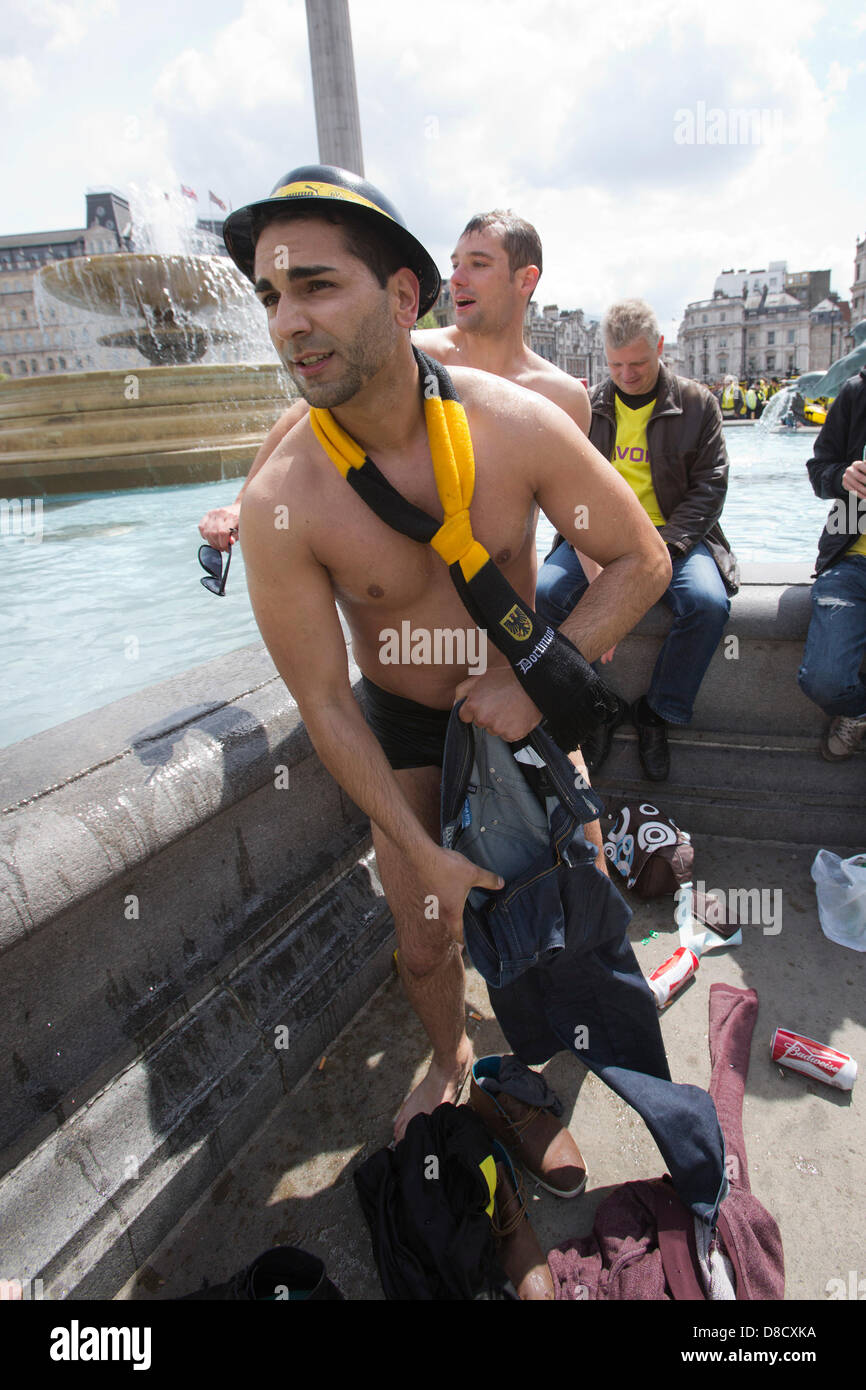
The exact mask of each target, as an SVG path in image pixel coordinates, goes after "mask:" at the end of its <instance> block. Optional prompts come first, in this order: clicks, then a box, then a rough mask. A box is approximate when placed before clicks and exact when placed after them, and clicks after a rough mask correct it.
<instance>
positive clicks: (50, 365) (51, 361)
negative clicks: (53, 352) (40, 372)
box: [45, 357, 57, 372]
mask: <svg viewBox="0 0 866 1390" xmlns="http://www.w3.org/2000/svg"><path fill="white" fill-rule="evenodd" d="M45 365H46V366H47V368H48V370H49V372H54V371H56V370H57V368H56V367H55V365H54V358H53V357H49V358H48V361H47V362H46V364H45Z"/></svg>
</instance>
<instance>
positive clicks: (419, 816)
mask: <svg viewBox="0 0 866 1390" xmlns="http://www.w3.org/2000/svg"><path fill="white" fill-rule="evenodd" d="M394 212H395V210H394V209H393V208H392V207H391V205H390V204H387V202H386V200H384V199H383V196H382V194H381V193H379V192H378V190H376V189H375V188H373V186H372V185H370V184H368V183H365V182H364V181H362V180H359V179H358V178H357V177H356V176H355V175H352V174H348V173H345V172H344V171H337V170H332V169H329V168H327V167H323V166H308V167H306V168H304V169H300V170H295V171H293V172H292V173H291V174H288V175H286V177H285V179H283V180H282V182H281V184H280V185H278V187H277V189H276V190H275V192H274V194H272V195H271V197H270V198H268V199H263V200H262V202H260V203H257V204H253V205H251V207H249V208H244V209H240V210H238V212H235V213H234V214H232V216H231V217H230V218H229V219H228V221H227V223H226V242H227V245H228V246H229V250H230V252H231V254H232V255H233V257H234V258H235V260H236V262H237V263H238V265H239V266H240V267H241V269H242V270H243V271H244V272H245V273H246V274H247V275H249V276H250V278H251V279H253V281H254V283H255V287H256V293H257V295H258V297H259V299H260V301H261V302H262V304H263V305H264V307H265V309H266V312H267V315H268V326H269V331H270V336H271V341H272V342H273V344H274V347H275V349H276V351H277V353H278V354H279V356H280V358H281V360H282V361H283V363H284V364H285V366H286V368H287V370H288V371H289V373H290V374H291V376H292V378H293V380H294V381H295V382H296V384H297V386H298V388H299V390H300V391H301V393H302V395H303V396H304V398H305V399H306V400H307V401H308V402H309V404H310V405H311V406H312V407H319V408H321V409H327V410H330V411H331V412H332V415H333V419H334V420H335V421H336V422H337V424H338V425H339V426H340V427H341V428H342V429H343V430H344V431H345V432H346V434H348V435H349V436H350V437H351V439H352V440H354V441H356V442H357V444H358V445H359V446H360V447H361V448H362V449H363V450H364V451H365V452H366V454H367V455H368V456H369V457H370V458H372V459H373V460H374V461H375V463H376V464H377V465H378V468H379V469H380V471H381V472H382V473H383V474H384V476H385V477H386V478H387V479H388V481H389V482H390V483H391V484H392V485H393V486H394V487H395V488H397V490H398V491H399V492H400V493H401V494H402V495H403V496H404V497H405V498H406V499H407V500H408V501H409V502H412V503H414V504H415V505H416V506H418V507H421V508H422V509H423V510H424V511H425V512H427V513H429V514H430V515H432V516H434V517H439V516H441V515H442V507H441V504H440V501H439V497H438V494H437V490H436V485H435V481H434V475H433V466H432V457H431V452H430V447H429V444H428V438H427V426H426V423H425V416H424V410H423V393H422V390H421V383H420V379H419V369H418V364H417V362H416V360H415V357H414V356H413V351H412V345H411V341H410V336H409V335H410V330H411V328H412V326H413V324H414V323H415V321H416V319H417V318H418V316H419V304H420V312H422V313H423V312H424V309H425V308H426V307H429V305H430V304H431V303H432V302H433V300H434V299H435V297H436V293H437V288H436V287H432V282H433V279H434V277H435V280H436V281H438V273H437V272H436V269H435V266H434V265H433V262H432V260H431V259H430V257H429V255H428V254H427V253H426V252H425V251H424V250H423V248H422V247H420V245H419V243H417V242H416V241H415V239H414V238H412V237H411V236H410V235H409V234H408V233H407V232H406V231H405V230H404V229H403V227H402V225H401V222H400V221H399V220H396V219H395V217H394V216H393V214H394ZM431 293H432V298H431V297H430V296H431ZM451 372H452V378H453V383H454V386H455V388H456V389H457V392H458V393H459V396H460V398H461V400H462V402H463V406H464V408H465V412H466V417H467V421H468V425H469V429H470V432H471V436H472V442H473V446H474V455H475V491H474V498H473V502H472V506H471V522H472V529H473V532H474V535H475V537H476V539H477V540H478V541H479V542H480V543H481V545H483V546H484V547H485V549H486V550H487V552H488V553H489V555H490V556H491V557H492V558H493V560H494V561H495V563H496V565H497V566H498V567H499V568H500V569H501V571H502V573H503V574H504V575H505V576H506V578H507V579H508V581H509V582H510V584H511V585H512V587H513V588H514V589H515V591H516V592H517V593H518V594H519V595H520V596H521V598H522V599H523V600H524V601H525V602H526V603H528V604H529V605H530V606H531V605H532V603H533V597H534V592H535V578H536V571H537V560H536V551H535V528H536V522H537V518H538V508H539V507H540V508H541V510H542V511H543V512H544V514H545V515H546V516H547V517H548V519H549V520H550V522H551V523H552V524H553V526H554V527H555V528H556V529H557V530H559V531H568V530H570V528H571V526H572V522H573V518H574V516H575V508H576V507H577V506H584V507H586V508H587V509H588V511H587V514H588V517H589V525H588V527H587V528H586V529H585V530H584V531H583V532H582V537H581V541H582V548H583V549H585V551H586V553H587V554H588V555H590V556H591V557H592V558H593V559H595V560H596V561H597V562H598V563H599V564H601V565H602V566H603V573H602V574H601V575H600V577H599V579H598V580H596V582H595V583H594V584H593V585H592V586H591V588H590V589H589V590H588V591H587V593H586V595H585V596H584V598H583V599H582V600H581V602H580V603H579V605H578V606H577V608H576V609H575V610H574V612H573V613H572V614H571V615H570V616H569V617H568V618H567V619H566V621H565V622H564V623H563V624H562V628H561V631H562V632H563V634H564V635H565V636H566V637H568V638H570V640H571V642H572V643H574V645H575V646H576V647H578V649H579V650H580V652H581V653H582V655H583V656H584V657H585V658H586V660H587V661H594V660H596V659H597V658H598V657H599V656H600V655H601V654H602V653H603V652H605V651H606V650H607V649H608V648H609V647H611V646H612V645H613V644H614V643H615V642H617V641H618V640H619V639H620V638H621V637H622V636H623V635H624V634H625V633H626V632H628V631H629V630H630V629H631V628H632V627H633V626H634V624H635V623H636V622H637V621H638V619H639V618H640V617H641V616H642V615H643V613H644V612H646V610H647V609H648V608H649V607H650V606H651V605H652V604H653V603H654V602H655V600H656V599H657V598H658V597H659V595H660V594H661V593H662V592H663V590H664V589H665V588H666V586H667V584H668V582H669V579H670V561H669V558H668V555H667V551H666V549H665V547H664V545H663V544H662V543H661V542H660V541H659V538H658V536H657V534H656V531H655V528H654V527H653V526H652V524H651V523H650V522H649V520H648V518H647V517H646V514H645V512H644V511H643V509H642V507H641V506H640V504H639V503H638V502H637V499H636V498H635V496H634V493H633V492H632V490H631V489H630V488H629V487H628V486H627V485H626V484H625V483H623V482H622V480H621V479H620V478H619V477H618V475H617V474H616V473H615V471H614V470H613V469H612V468H611V467H610V465H609V464H608V463H607V462H606V460H604V459H603V458H602V457H601V455H600V454H599V453H598V452H597V451H596V450H595V449H594V448H593V446H592V445H591V444H590V443H589V441H588V440H587V439H586V437H585V436H584V435H583V434H582V433H581V431H580V430H579V429H578V428H577V425H576V424H575V423H574V422H573V420H572V419H570V418H569V416H568V415H566V414H565V413H564V411H563V410H561V409H559V408H558V407H557V406H554V405H553V404H552V403H551V402H550V401H548V400H546V399H544V397H543V396H541V395H539V394H537V393H534V392H529V391H526V390H524V389H523V388H522V387H520V386H516V385H514V384H512V383H511V382H508V381H505V380H501V379H499V378H497V377H494V376H491V375H489V374H487V373H483V372H478V371H475V370H470V369H467V368H465V367H461V366H459V365H454V367H453V368H452V369H451ZM284 508H288V513H289V516H290V526H289V529H288V530H284V529H279V528H278V527H277V526H276V525H275V516H277V515H278V514H282V509H284ZM243 529H244V552H245V563H246V569H247V579H248V584H249V592H250V597H251V600H252V605H253V610H254V613H255V616H256V620H257V622H258V625H259V629H260V631H261V634H262V637H263V639H264V641H265V643H266V645H267V647H268V650H269V652H270V654H271V656H272V658H273V660H274V663H275V665H276V667H277V669H278V671H279V672H280V674H281V676H282V677H283V679H284V680H285V683H286V685H287V686H288V688H289V690H290V691H291V693H292V695H293V696H294V698H295V700H296V702H297V705H298V709H299V711H300V714H301V716H302V718H303V720H304V723H305V724H306V727H307V730H308V732H309V734H310V737H311V739H312V741H313V744H314V746H315V748H316V751H317V753H318V754H319V757H320V758H321V760H322V762H323V763H324V764H325V766H326V767H327V768H328V770H329V771H330V772H331V774H332V775H333V776H334V778H335V779H336V780H337V781H338V782H339V784H340V785H341V786H342V787H343V788H344V789H345V790H346V791H347V792H348V794H349V795H350V796H351V797H352V799H353V800H354V801H355V802H356V803H357V804H358V806H360V807H361V809H362V810H363V811H365V812H366V814H367V815H368V816H369V817H370V820H371V822H372V830H373V842H374V845H375V849H376V855H377V860H378V865H379V873H380V876H381V879H382V884H383V887H384V889H385V893H386V897H387V900H388V903H389V906H390V908H391V911H392V914H393V917H394V924H395V929H396V933H397V941H398V947H399V951H398V958H399V962H400V973H401V978H402V980H403V984H404V988H405V990H406V993H407V996H408V998H409V1000H410V1003H411V1004H412V1006H413V1008H414V1009H415V1011H416V1013H417V1014H418V1016H419V1018H420V1019H421V1022H422V1023H423V1025H424V1027H425V1029H426V1031H427V1033H428V1036H429V1038H430V1041H431V1044H432V1048H433V1059H432V1062H431V1064H430V1068H429V1070H428V1072H427V1074H426V1076H425V1077H424V1079H423V1080H422V1081H421V1082H420V1084H419V1085H418V1086H417V1087H416V1088H415V1090H414V1091H413V1092H412V1094H411V1095H410V1096H409V1098H408V1099H407V1100H406V1102H405V1103H404V1105H403V1107H402V1109H401V1111H400V1113H399V1115H398V1116H397V1119H396V1121H395V1135H396V1137H397V1138H400V1137H401V1136H402V1134H403V1132H404V1131H405V1127H406V1125H407V1123H408V1121H409V1120H410V1119H411V1117H412V1116H413V1115H414V1114H416V1113H418V1112H422V1111H430V1110H433V1109H434V1108H435V1106H436V1105H438V1104H440V1103H441V1102H442V1101H448V1100H453V1099H454V1097H455V1095H456V1093H457V1091H458V1089H459V1087H460V1086H461V1084H462V1082H463V1079H464V1077H465V1075H466V1072H467V1071H468V1068H469V1066H470V1064H471V1060H472V1050H471V1045H470V1043H469V1040H468V1038H467V1036H466V1033H465V1029H464V1003H463V963H462V959H461V950H460V944H459V943H460V942H461V941H462V916H463V905H464V902H465V900H466V896H467V894H468V893H469V891H470V889H471V888H472V887H474V886H479V887H482V888H486V889H488V890H493V889H496V888H497V887H499V886H501V882H500V880H498V879H497V878H496V876H495V875H493V874H491V873H489V872H488V871H487V870H485V869H481V868H479V867H477V866H476V865H473V864H471V863H470V862H469V861H468V860H466V859H465V858H464V857H463V856H462V855H460V854H457V853H455V852H453V851H449V850H445V849H443V848H441V846H440V844H439V784H440V775H441V749H442V747H443V746H444V737H445V727H446V724H447V719H448V713H449V711H450V709H451V707H452V705H453V704H454V702H455V700H457V699H459V698H461V697H465V703H464V705H463V708H462V710H461V718H463V719H464V720H466V721H467V722H469V721H472V722H475V723H476V724H478V725H480V726H482V727H484V728H486V729H489V730H490V731H491V732H492V733H494V734H497V735H499V736H501V737H503V738H505V739H507V740H510V741H515V740H518V739H520V738H523V737H524V736H525V735H526V734H527V733H528V732H529V730H530V729H532V728H534V727H535V725H536V724H537V723H538V722H539V720H540V718H541V714H540V711H539V710H538V708H537V707H536V705H535V704H534V703H533V702H532V701H531V700H530V698H529V696H528V695H527V694H526V693H525V691H524V690H523V689H522V688H521V686H520V685H519V684H518V681H517V679H516V678H515V676H514V675H513V673H512V670H511V668H510V667H509V666H508V665H507V663H506V662H505V660H504V658H503V657H501V655H500V654H499V652H498V651H496V650H495V649H492V648H490V649H489V651H490V657H489V663H488V669H487V670H486V671H485V673H484V674H483V675H477V676H470V675H469V674H468V666H467V665H455V664H440V665H433V664H431V665H415V664H405V665H394V664H390V663H389V664H383V663H382V661H381V660H380V656H381V652H382V634H383V632H385V631H386V630H393V629H397V630H398V631H399V630H400V629H401V624H402V623H403V622H405V621H408V622H409V624H410V626H411V629H413V630H416V631H417V630H423V631H427V632H432V631H434V630H436V629H450V630H459V629H461V628H462V629H464V630H466V629H467V628H469V627H471V626H473V624H472V621H471V619H470V618H469V615H468V614H467V612H466V609H465V608H464V606H463V604H462V602H461V600H460V598H459V596H458V594H457V591H456V589H455V587H454V585H453V583H452V581H451V578H450V576H449V572H448V568H447V566H446V565H445V564H444V563H443V561H442V560H441V559H440V557H439V556H438V555H437V554H436V553H435V552H434V551H433V550H432V548H431V547H430V546H428V545H424V544H421V543H420V542H417V541H413V540H409V539H408V538H406V537H405V536H402V535H400V534H398V533H397V532H395V531H394V530H393V529H391V527H389V526H388V525H387V524H386V523H385V522H384V521H382V520H380V518H379V517H378V516H376V515H375V514H374V513H373V512H372V511H371V510H370V508H369V507H368V506H367V504H366V503H365V502H364V501H362V500H361V498H360V497H359V496H358V495H357V494H356V493H355V492H354V491H353V489H352V488H351V487H350V486H349V485H348V484H347V482H346V481H345V479H344V478H343V477H342V476H341V474H340V473H339V472H338V471H337V469H336V468H335V466H334V464H333V463H332V462H331V460H330V458H329V457H328V455H327V454H326V453H325V451H324V450H323V448H322V447H321V445H320V444H319V442H318V440H317V438H316V436H315V434H314V432H313V428H312V425H311V422H310V418H309V416H306V417H305V418H303V419H302V420H300V422H299V423H298V424H296V425H295V426H294V428H292V429H291V430H290V431H289V433H288V434H287V435H286V436H285V438H284V439H283V440H282V442H281V443H280V444H279V445H278V447H277V448H276V449H275V450H274V452H273V453H272V455H271V457H270V458H269V459H268V460H267V462H266V463H265V464H264V465H263V466H262V467H261V468H260V469H259V471H258V472H257V473H256V475H255V477H253V478H252V479H251V481H250V482H249V485H248V487H247V489H246V491H245V494H244V501H243ZM338 603H339V606H340V608H341V610H342V612H343V614H344V616H345V618H346V621H347V623H348V625H349V629H350V632H351V636H352V649H353V654H354V658H355V661H356V662H357V664H358V666H359V667H360V669H361V671H362V673H363V675H364V677H365V685H366V690H367V696H368V701H369V703H370V705H371V706H372V708H371V719H372V722H373V723H374V724H375V727H376V730H377V732H376V733H375V734H374V733H373V731H372V729H371V727H370V725H369V724H368V723H367V722H366V721H365V718H364V715H363V713H362V711H361V709H360V707H359V705H358V703H357V701H356V700H355V698H354V696H353V694H352V688H351V685H350V683H349V672H348V660H347V653H346V644H345V640H344V637H343V633H342V629H341V627H340V622H339V618H338V614H337V607H336V605H337V604H338ZM383 745H384V747H383ZM413 745H414V748H415V752H414V755H413V753H412V746H413ZM386 748H387V750H388V752H387V754H386V751H385V749H386ZM430 895H435V897H436V898H437V899H438V903H439V914H440V915H439V918H438V920H429V919H428V918H427V917H426V916H425V912H424V905H425V901H427V900H428V899H429V897H430Z"/></svg>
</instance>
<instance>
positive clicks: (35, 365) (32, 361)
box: [30, 357, 39, 373]
mask: <svg viewBox="0 0 866 1390" xmlns="http://www.w3.org/2000/svg"><path fill="white" fill-rule="evenodd" d="M30 370H31V372H34V373H35V372H38V371H39V363H38V362H37V361H36V358H35V357H31V358H30Z"/></svg>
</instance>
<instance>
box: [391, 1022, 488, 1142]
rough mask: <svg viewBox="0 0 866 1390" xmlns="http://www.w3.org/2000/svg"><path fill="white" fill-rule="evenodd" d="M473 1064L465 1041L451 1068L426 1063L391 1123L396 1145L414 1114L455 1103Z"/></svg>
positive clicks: (470, 1048) (470, 1052)
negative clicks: (415, 1084) (422, 1073)
mask: <svg viewBox="0 0 866 1390" xmlns="http://www.w3.org/2000/svg"><path fill="white" fill-rule="evenodd" d="M474 1061H475V1054H474V1052H473V1051H472V1044H471V1043H470V1041H469V1039H468V1038H465V1039H464V1041H463V1043H461V1045H460V1046H459V1047H458V1049H457V1062H456V1064H455V1065H454V1066H453V1067H440V1066H438V1065H437V1063H436V1062H435V1061H433V1062H431V1063H430V1066H429V1068H428V1071H427V1075H426V1076H425V1077H424V1079H423V1081H419V1082H418V1085H417V1086H416V1087H415V1089H414V1091H412V1092H411V1093H410V1094H409V1095H408V1096H407V1097H406V1099H405V1100H404V1102H403V1104H402V1105H401V1107H400V1110H399V1112H398V1114H397V1117H396V1119H395V1120H394V1138H395V1140H397V1142H398V1143H399V1141H400V1140H401V1139H402V1138H403V1135H404V1134H405V1133H406V1126H407V1125H408V1123H409V1121H410V1120H411V1119H412V1117H413V1116H414V1115H429V1114H430V1112H431V1111H432V1110H435V1109H436V1106H437V1105H443V1104H444V1103H445V1102H446V1101H450V1102H451V1104H452V1105H456V1104H457V1099H458V1097H459V1095H460V1092H461V1090H462V1089H463V1083H464V1082H465V1080H466V1078H467V1076H468V1075H469V1069H470V1067H471V1066H472V1063H473V1062H474Z"/></svg>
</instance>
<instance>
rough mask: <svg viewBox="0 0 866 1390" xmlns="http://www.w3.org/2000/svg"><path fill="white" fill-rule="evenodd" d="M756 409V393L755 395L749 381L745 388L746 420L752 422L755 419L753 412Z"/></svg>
mask: <svg viewBox="0 0 866 1390" xmlns="http://www.w3.org/2000/svg"><path fill="white" fill-rule="evenodd" d="M757 408H758V393H757V391H756V390H755V387H754V384H753V383H752V382H751V381H750V382H749V385H748V386H747V388H746V410H747V412H748V418H749V419H750V420H754V418H755V411H756V410H757Z"/></svg>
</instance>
